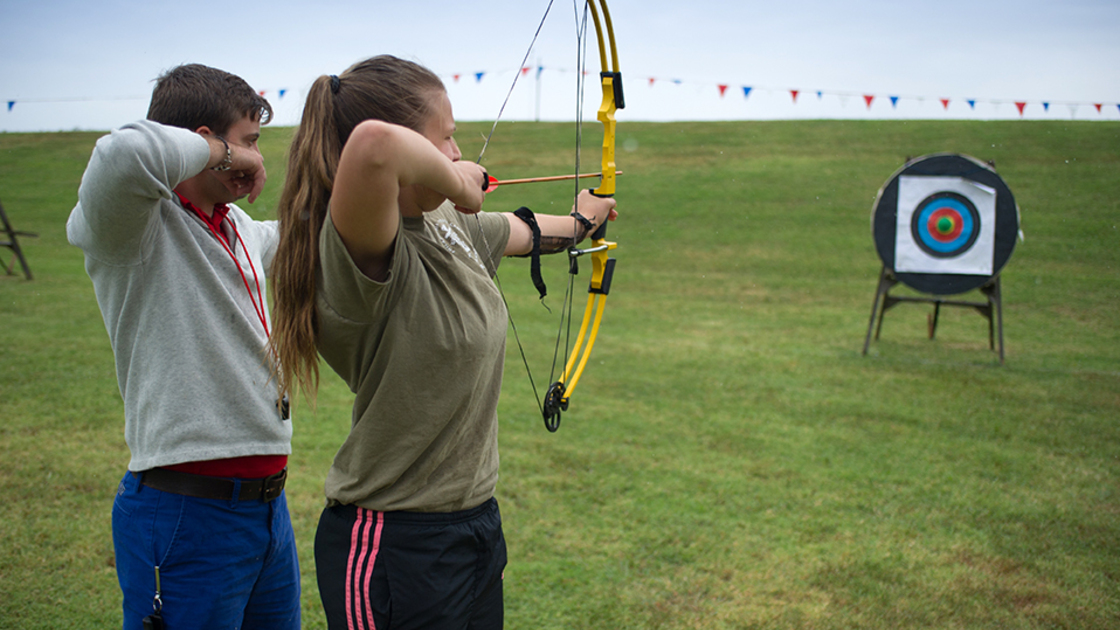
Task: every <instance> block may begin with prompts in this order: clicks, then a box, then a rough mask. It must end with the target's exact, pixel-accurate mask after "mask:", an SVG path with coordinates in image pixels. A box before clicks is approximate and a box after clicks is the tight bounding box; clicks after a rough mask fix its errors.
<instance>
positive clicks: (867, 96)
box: [863, 94, 875, 109]
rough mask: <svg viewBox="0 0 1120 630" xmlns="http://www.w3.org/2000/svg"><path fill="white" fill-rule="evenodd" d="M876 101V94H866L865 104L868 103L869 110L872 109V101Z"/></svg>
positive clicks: (864, 97) (864, 96)
mask: <svg viewBox="0 0 1120 630" xmlns="http://www.w3.org/2000/svg"><path fill="white" fill-rule="evenodd" d="M873 100H875V95H874V94H864V95H863V102H865V103H867V109H871V101H873Z"/></svg>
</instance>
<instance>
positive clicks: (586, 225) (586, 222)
mask: <svg viewBox="0 0 1120 630" xmlns="http://www.w3.org/2000/svg"><path fill="white" fill-rule="evenodd" d="M572 216H573V217H575V220H576V221H579V223H580V225H582V226H583V229H585V230H587V233H588V234H590V233H592V232H594V231H595V224H594V223H592V222H591V220H590V219H588V218H587V217H585V216H583V215H582V214H580V213H579V211H578V210H572Z"/></svg>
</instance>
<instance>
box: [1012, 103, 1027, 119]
mask: <svg viewBox="0 0 1120 630" xmlns="http://www.w3.org/2000/svg"><path fill="white" fill-rule="evenodd" d="M1026 106H1027V102H1026V101H1015V107H1018V108H1019V115H1020V116H1022V115H1023V108H1024V107H1026Z"/></svg>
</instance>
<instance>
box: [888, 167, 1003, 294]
mask: <svg viewBox="0 0 1120 630" xmlns="http://www.w3.org/2000/svg"><path fill="white" fill-rule="evenodd" d="M871 233H872V236H873V237H874V239H875V250H876V251H877V252H878V254H879V258H880V259H882V261H883V266H884V267H886V268H887V269H889V270H890V271H891V272H892V273H894V274H895V276H896V278H897V279H898V280H899V281H901V282H903V283H905V284H907V285H908V286H910V287H911V288H913V289H917V290H918V291H922V292H924V293H933V294H935V295H952V294H955V293H964V292H965V291H969V290H972V289H976V288H979V287H981V286H983V285H984V284H985V283H987V282H989V281H990V280H991V279H992V278H993V277H994V276H996V275H998V274H999V273H1000V270H1002V269H1003V267H1004V265H1006V264H1007V261H1008V259H1009V258H1010V257H1011V254H1012V252H1014V251H1015V241H1016V237H1017V236H1018V235H1019V207H1018V205H1017V204H1016V203H1015V197H1014V195H1012V194H1011V190H1010V189H1009V188H1008V187H1007V184H1005V183H1004V181H1003V180H1002V179H1001V178H1000V176H999V175H997V174H996V172H995V168H994V166H993V165H992V164H990V163H985V162H982V161H980V160H978V159H976V158H974V157H969V156H967V155H961V154H958V153H935V154H931V155H926V156H923V157H919V158H914V159H907V161H906V164H905V165H903V166H902V167H901V168H899V169H898V170H897V171H895V173H894V174H893V175H891V177H890V179H888V180H887V182H886V183H885V184H883V187H882V188H880V189H879V194H878V195H877V196H876V197H875V203H874V204H873V205H872V209H871Z"/></svg>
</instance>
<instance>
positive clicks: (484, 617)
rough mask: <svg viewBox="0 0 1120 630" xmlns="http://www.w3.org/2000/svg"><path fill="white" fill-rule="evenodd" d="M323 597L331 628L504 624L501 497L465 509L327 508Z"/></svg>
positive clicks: (453, 629) (318, 551)
mask: <svg viewBox="0 0 1120 630" xmlns="http://www.w3.org/2000/svg"><path fill="white" fill-rule="evenodd" d="M315 565H316V575H317V576H318V579H319V595H320V597H322V599H323V610H324V612H326V614H327V625H328V627H329V628H330V629H331V630H384V629H386V628H391V629H392V630H500V629H501V628H502V622H503V619H502V618H503V615H504V612H503V604H502V570H503V569H504V568H505V566H506V542H505V538H504V537H503V535H502V517H501V514H500V513H499V511H498V502H497V501H495V500H494V499H490V500H489V501H487V502H486V503H483V504H482V505H480V506H478V507H476V508H473V509H470V510H464V511H462V512H451V513H416V512H374V511H372V510H367V509H365V508H361V507H357V506H354V505H336V506H334V507H328V508H327V509H326V510H324V511H323V515H322V516H321V517H320V519H319V529H318V531H317V532H316V534H315Z"/></svg>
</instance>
